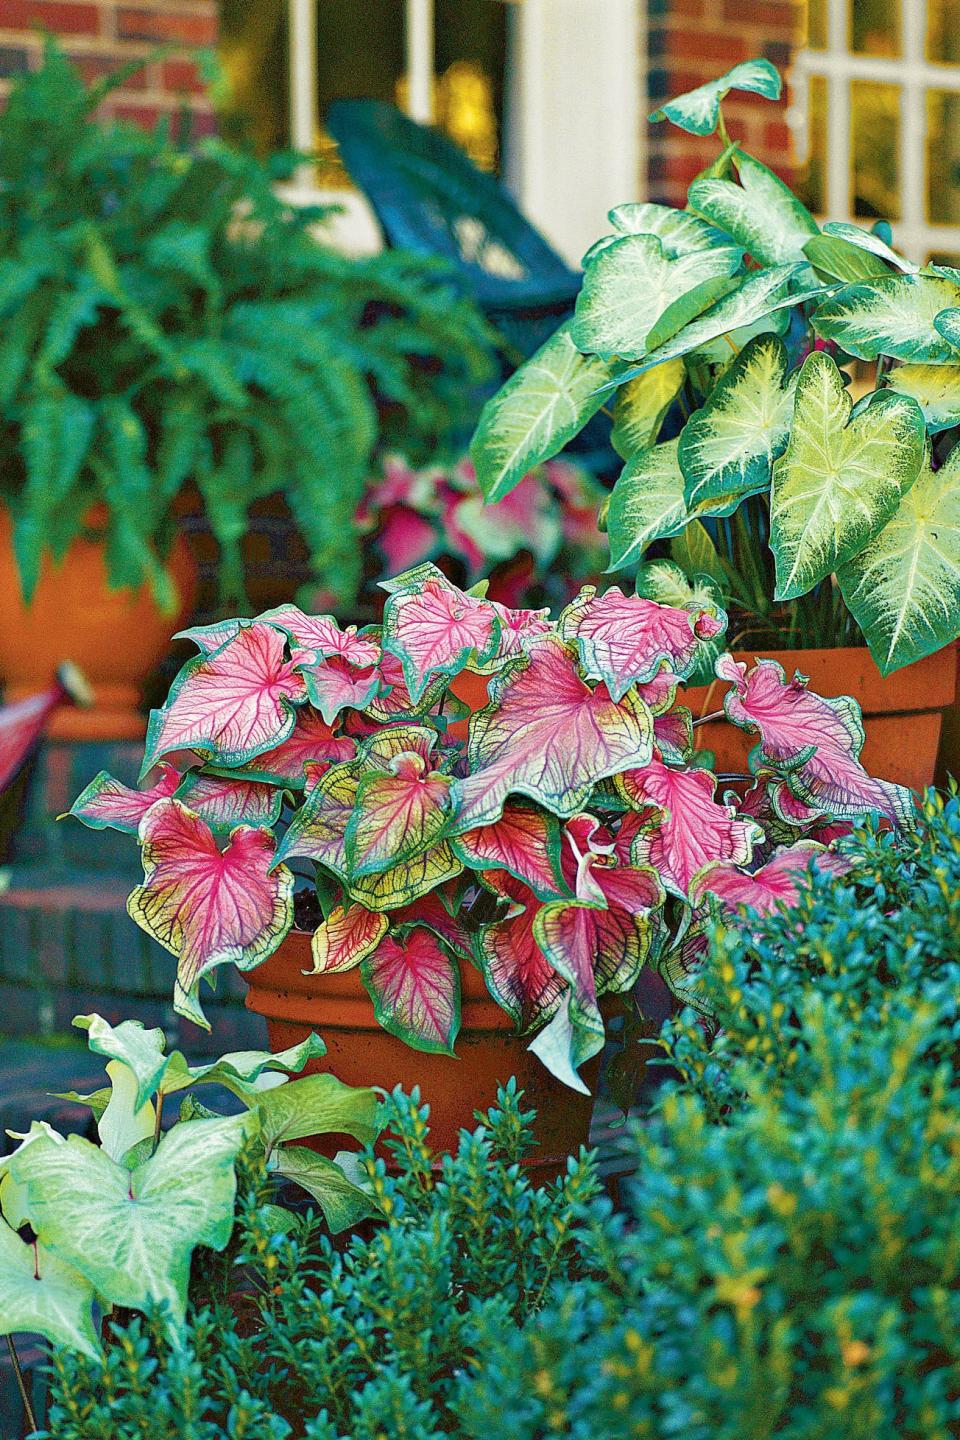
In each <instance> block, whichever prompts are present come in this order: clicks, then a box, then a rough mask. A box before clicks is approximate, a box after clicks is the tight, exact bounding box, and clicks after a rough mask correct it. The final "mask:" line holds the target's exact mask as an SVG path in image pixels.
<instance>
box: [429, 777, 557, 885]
mask: <svg viewBox="0 0 960 1440" xmlns="http://www.w3.org/2000/svg"><path fill="white" fill-rule="evenodd" d="M452 843H453V849H454V852H455V853H456V854H457V855H458V856H459V857H460V859H461V860H462V861H463V863H464V864H465V865H469V866H470V868H471V869H472V870H506V871H508V872H509V874H510V875H511V876H514V877H515V878H516V879H517V880H522V881H523V883H524V884H525V885H527V886H529V887H530V889H531V890H532V891H533V892H534V894H535V895H538V896H539V897H540V898H541V899H552V898H553V897H554V896H557V895H563V894H564V893H565V891H566V888H567V887H566V885H565V884H564V881H563V878H562V876H561V873H560V829H559V826H558V825H557V822H556V820H555V819H554V818H553V816H552V815H545V814H544V813H543V811H542V810H535V809H534V808H533V807H532V806H529V805H521V804H519V803H517V802H516V801H511V800H508V801H507V803H506V804H505V805H504V807H503V814H502V815H501V816H500V819H499V820H494V822H493V824H492V825H484V826H482V827H481V828H480V829H478V830H466V831H464V833H463V834H462V835H458V836H457V838H456V840H454V841H453V842H452Z"/></svg>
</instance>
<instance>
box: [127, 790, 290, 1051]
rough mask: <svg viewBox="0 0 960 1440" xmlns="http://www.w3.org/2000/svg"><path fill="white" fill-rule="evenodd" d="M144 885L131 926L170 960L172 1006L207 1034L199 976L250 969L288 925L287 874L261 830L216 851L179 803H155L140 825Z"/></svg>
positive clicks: (133, 902) (239, 833)
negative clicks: (173, 967)
mask: <svg viewBox="0 0 960 1440" xmlns="http://www.w3.org/2000/svg"><path fill="white" fill-rule="evenodd" d="M140 844H141V847H142V852H143V853H142V858H143V872H144V883H143V884H142V885H139V886H137V888H136V889H135V890H134V891H133V893H132V894H131V896H130V898H129V900H128V901H127V910H128V912H129V914H130V916H131V918H132V919H133V920H135V921H136V923H137V924H138V925H139V926H140V928H141V929H142V930H145V931H146V932H147V934H148V935H150V936H152V937H153V939H154V940H156V941H158V943H159V944H161V945H162V946H163V947H164V948H165V949H167V950H169V951H170V952H171V953H172V954H173V955H175V956H176V957H177V983H176V991H175V999H174V1007H175V1009H176V1010H177V1011H178V1013H179V1014H181V1015H186V1016H187V1018H188V1019H190V1020H193V1021H194V1023H195V1024H197V1025H202V1026H204V1028H206V1029H209V1028H210V1027H209V1025H208V1024H207V1021H206V1019H205V1017H204V1014H203V1011H202V1009H201V1007H200V997H199V986H200V978H201V976H202V975H205V974H207V972H208V971H210V970H212V969H213V968H214V967H215V966H217V965H223V964H226V963H227V962H232V963H233V964H234V965H236V966H237V967H238V968H239V969H240V970H252V969H253V967H254V966H256V965H259V964H260V962H261V961H262V960H265V959H266V958H267V956H268V955H272V953H273V952H274V950H276V948H277V946H278V945H279V944H280V942H281V940H282V939H283V937H284V936H285V935H286V933H287V931H288V930H289V929H290V926H291V925H292V923H293V883H294V882H293V876H292V875H291V873H290V871H289V870H288V869H287V868H286V866H284V865H277V864H276V863H275V855H274V840H273V836H272V835H271V834H270V832H269V831H267V830H256V829H251V828H250V827H249V826H246V825H241V826H238V827H237V829H236V830H234V831H233V833H232V834H231V836H230V841H229V844H228V845H227V846H226V848H225V849H223V850H221V849H220V848H219V846H218V845H217V842H216V839H215V838H214V835H213V832H212V831H211V829H210V827H209V825H207V824H206V823H205V822H204V821H203V820H201V819H200V817H199V816H198V815H194V814H193V812H192V811H190V810H188V809H187V808H186V806H185V805H183V804H181V802H180V801H179V800H175V799H167V800H160V801H158V802H157V804H156V805H154V806H152V808H151V809H150V810H148V811H147V813H146V815H145V816H144V817H143V819H142V820H141V822H140Z"/></svg>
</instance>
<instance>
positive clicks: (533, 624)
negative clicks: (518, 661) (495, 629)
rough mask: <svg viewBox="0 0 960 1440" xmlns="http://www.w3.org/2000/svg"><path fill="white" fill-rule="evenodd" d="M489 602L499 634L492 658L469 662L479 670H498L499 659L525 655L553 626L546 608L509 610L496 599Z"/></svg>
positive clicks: (473, 668) (499, 665) (473, 667)
mask: <svg viewBox="0 0 960 1440" xmlns="http://www.w3.org/2000/svg"><path fill="white" fill-rule="evenodd" d="M490 604H491V605H492V606H493V609H494V610H495V612H496V616H497V620H498V621H499V628H500V635H499V638H498V640H497V649H496V652H495V654H494V656H493V659H492V660H491V661H490V662H489V663H488V664H487V665H483V666H481V665H473V664H471V666H470V668H471V669H472V670H479V671H481V672H482V671H484V670H487V669H489V670H499V669H500V668H501V661H503V660H509V659H510V658H511V657H512V656H514V655H526V653H527V651H528V650H529V649H530V647H531V645H534V644H535V643H536V641H537V639H538V637H539V636H540V635H548V634H549V633H550V631H551V629H552V628H553V627H552V626H551V624H550V621H549V619H548V618H547V617H548V616H549V614H550V611H549V610H547V609H543V610H511V609H509V608H508V607H507V606H506V605H501V604H500V602H499V601H498V600H491V601H490Z"/></svg>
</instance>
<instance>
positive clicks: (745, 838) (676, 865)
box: [617, 760, 763, 900]
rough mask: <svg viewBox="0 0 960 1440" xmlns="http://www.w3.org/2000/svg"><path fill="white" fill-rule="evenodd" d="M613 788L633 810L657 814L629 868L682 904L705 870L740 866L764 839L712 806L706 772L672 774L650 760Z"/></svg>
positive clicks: (725, 808) (711, 781) (712, 781)
mask: <svg viewBox="0 0 960 1440" xmlns="http://www.w3.org/2000/svg"><path fill="white" fill-rule="evenodd" d="M617 785H618V786H619V787H620V789H621V790H622V792H623V795H624V798H625V799H627V800H628V801H629V802H630V804H631V805H633V806H634V808H635V809H637V810H639V811H643V810H644V809H645V808H646V807H649V806H652V807H654V811H655V812H656V819H655V820H652V821H651V824H650V827H649V828H648V829H645V830H641V831H640V832H639V833H638V834H637V836H636V839H635V840H634V842H633V852H632V855H633V861H634V864H636V865H650V866H652V867H653V869H654V870H655V871H656V872H657V874H658V875H659V876H660V877H661V879H662V880H663V882H664V884H665V885H667V886H668V888H669V889H671V890H673V891H674V893H675V894H677V895H679V896H680V897H681V899H684V900H685V899H687V897H688V896H689V893H690V886H691V884H692V882H693V879H694V877H695V876H696V875H697V874H699V872H700V871H701V870H702V869H703V867H704V866H705V865H709V864H712V863H713V862H714V861H716V860H731V861H733V863H734V864H735V865H745V864H746V863H747V862H748V860H749V859H750V856H751V854H752V853H753V846H754V844H755V843H757V841H759V840H761V839H762V838H763V832H762V831H761V830H760V827H759V826H758V825H756V824H755V822H754V821H752V820H749V819H744V818H742V817H740V816H737V815H736V814H734V812H733V810H732V808H731V807H730V806H729V805H721V804H718V803H717V801H716V800H715V799H714V792H715V790H716V788H717V781H716V777H715V776H714V775H712V774H711V773H710V771H709V770H700V769H694V770H674V769H672V768H671V767H669V766H667V765H664V764H662V763H661V762H660V761H659V760H653V761H651V763H650V764H649V765H647V766H646V767H645V768H644V769H643V770H631V771H629V772H628V773H627V774H625V775H621V776H619V777H618V780H617Z"/></svg>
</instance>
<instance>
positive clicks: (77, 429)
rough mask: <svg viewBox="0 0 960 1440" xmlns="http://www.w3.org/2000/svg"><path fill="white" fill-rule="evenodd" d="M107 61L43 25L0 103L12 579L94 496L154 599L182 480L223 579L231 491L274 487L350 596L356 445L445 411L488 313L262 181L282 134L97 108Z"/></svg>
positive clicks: (2, 443)
mask: <svg viewBox="0 0 960 1440" xmlns="http://www.w3.org/2000/svg"><path fill="white" fill-rule="evenodd" d="M119 78H121V77H120V76H119V75H118V76H114V77H111V78H109V79H107V80H105V81H101V82H98V83H97V84H95V85H93V86H91V87H89V88H85V87H84V85H83V83H82V81H81V79H80V76H79V75H78V73H77V72H76V70H75V69H74V67H73V66H72V65H71V64H70V62H69V61H68V59H67V58H66V57H65V55H64V54H63V53H62V52H61V51H60V50H59V49H58V47H57V45H56V44H55V43H54V42H53V41H50V42H49V43H48V45H47V48H46V53H45V57H44V63H43V65H42V68H41V69H40V70H39V71H37V72H36V73H34V74H30V75H27V76H24V77H23V79H22V80H20V81H19V82H18V83H17V84H16V85H15V86H14V89H13V91H12V93H11V95H10V98H9V102H8V105H7V108H6V110H5V112H4V113H3V114H2V116H0V474H2V481H0V486H2V489H0V496H2V498H3V501H4V503H5V504H6V505H7V506H8V508H9V510H10V512H11V515H12V519H13V526H14V543H15V547H16V553H17V560H18V564H19V570H20V576H21V582H22V586H23V590H24V594H25V595H26V596H27V597H28V598H29V596H30V594H31V592H32V590H33V588H34V586H35V584H36V580H37V576H38V573H39V566H40V561H41V557H42V555H43V553H44V551H45V550H47V549H49V550H51V551H52V552H53V555H54V556H55V557H59V556H61V555H62V554H63V553H64V551H65V550H66V548H67V546H68V545H69V544H70V542H71V540H73V538H74V537H75V536H76V535H77V534H78V532H79V531H80V530H81V528H82V527H83V525H84V521H85V517H86V516H87V515H88V514H89V512H90V509H91V506H92V504H94V503H95V502H97V501H101V502H106V506H107V510H108V513H109V521H108V524H107V533H106V544H107V552H108V562H109V571H110V577H111V581H112V583H113V584H114V585H117V586H121V585H137V584H141V583H143V581H144V580H148V581H149V582H150V583H151V585H152V586H153V589H154V592H155V594H156V596H157V598H158V599H159V600H160V601H161V602H166V603H172V601H173V596H172V594H171V587H170V581H169V579H168V577H167V576H166V574H165V571H164V558H165V555H166V552H167V549H168V547H169V544H170V540H171V537H172V531H173V520H172V513H173V507H174V502H175V501H176V499H177V497H178V495H179V494H180V492H181V491H182V490H183V489H184V488H185V487H187V486H195V487H196V489H197V490H198V491H199V492H200V495H201V497H202V501H203V504H204V506H205V510H206V514H207V517H208V520H209V523H210V526H211V528H212V530H213V533H214V535H215V537H216V539H217V541H218V543H219V545H220V550H221V572H220V574H221V590H222V592H223V597H224V600H225V601H226V600H232V601H237V600H240V599H241V598H242V591H243V584H242V567H241V563H240V550H239V542H240V539H241V537H242V535H243V533H244V530H245V526H246V514H247V509H248V507H249V505H250V504H251V502H252V501H253V500H255V499H258V498H260V497H263V496H266V495H270V494H273V493H276V492H280V491H282V492H283V493H284V495H285V497H286V499H287V502H288V504H289V506H290V509H291V511H292V513H293V516H294V518H295V520H296V522H297V524H298V526H299V527H300V529H301V531H302V533H303V535H304V537H305V539H306V541H307V543H308V545H309V548H310V551H311V555H312V561H313V565H314V567H315V569H316V572H317V575H318V577H319V578H320V579H322V581H323V582H324V584H325V587H326V588H327V589H329V590H331V591H333V592H335V593H336V594H337V595H338V596H339V597H340V598H342V599H343V600H346V601H348V602H349V600H350V598H351V596H352V592H353V591H354V589H355V586H356V582H357V579H358V575H359V550H358V546H357V544H356V541H355V538H354V534H353V528H352V525H351V519H352V516H353V512H354V510H355V509H356V506H357V503H358V502H359V500H360V497H361V495H362V492H363V485H364V479H365V477H366V475H367V474H368V473H369V467H370V462H371V456H372V453H373V451H374V448H375V446H376V445H377V443H378V441H380V440H382V441H383V442H384V443H386V444H396V443H397V442H398V441H399V440H400V438H401V436H402V441H403V445H404V448H405V449H406V451H407V452H408V453H411V452H412V453H414V454H415V455H418V456H419V458H421V459H426V458H427V457H428V456H432V455H434V454H436V453H437V452H438V451H442V450H443V449H444V446H445V443H446V442H447V440H448V438H452V436H453V435H454V434H455V433H456V432H457V431H460V432H461V433H462V431H463V429H464V427H465V426H466V425H468V424H469V420H470V407H471V403H472V396H473V395H474V394H475V393H476V387H477V385H478V384H479V383H480V382H481V381H482V380H483V378H484V377H485V376H486V375H487V374H488V372H489V370H490V366H491V354H492V352H491V341H490V336H489V332H488V331H487V329H486V326H485V324H484V322H483V320H482V319H481V317H480V315H479V313H478V312H477V311H476V310H474V309H473V308H472V307H471V306H470V305H469V303H467V302H466V301H465V300H464V298H463V297H462V296H461V295H459V294H457V293H456V292H455V290H454V288H453V286H452V284H451V283H450V280H449V278H448V275H447V273H446V272H445V271H444V270H443V269H442V267H439V266H438V265H436V264H434V263H432V262H430V261H425V260H423V259H420V258H414V257H410V256H408V255H405V254H403V253H400V252H392V253H386V254H383V255H378V256H374V257H371V258H366V259H360V260H357V259H350V258H347V257H345V256H343V255H341V254H338V253H336V252H335V251H333V250H332V249H331V248H330V247H329V246H328V245H326V244H324V243H323V240H322V223H320V222H322V219H323V214H324V212H323V211H322V210H319V209H316V208H314V209H310V208H304V209H295V208H292V207H290V206H289V205H288V204H285V203H284V202H283V201H282V200H280V199H279V198H278V197H277V195H276V194H275V191H274V186H275V184H276V182H277V181H278V180H282V179H283V178H284V177H285V176H287V175H289V173H290V172H291V171H292V169H293V167H294V166H295V165H296V163H297V162H298V159H299V157H297V156H296V155H292V154H290V155H281V156H276V157H273V158H272V159H271V160H269V161H267V162H262V161H260V160H258V159H256V158H254V157H253V156H251V155H248V154H246V153H245V152H242V151H239V150H236V149H234V148H232V147H230V146H229V145H227V144H225V143H224V142H223V141H221V140H218V139H207V140H204V141H202V142H201V143H200V144H199V145H198V146H197V147H196V148H189V146H188V145H187V143H186V142H185V141H181V140H177V139H175V138H174V137H173V135H172V132H171V128H170V126H169V125H168V124H165V123H161V124H160V125H159V126H158V127H157V129H156V130H154V131H153V132H152V133H147V132H145V131H142V130H140V129H138V128H136V127H134V126H132V125H129V124H123V123H111V124H101V123H98V122H97V121H96V120H94V119H92V118H91V112H92V111H93V110H94V109H95V107H96V106H97V105H98V103H99V102H100V100H101V99H102V98H103V96H104V94H105V93H106V90H107V89H108V88H109V87H110V86H111V85H112V84H115V83H117V81H118V79H119Z"/></svg>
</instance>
